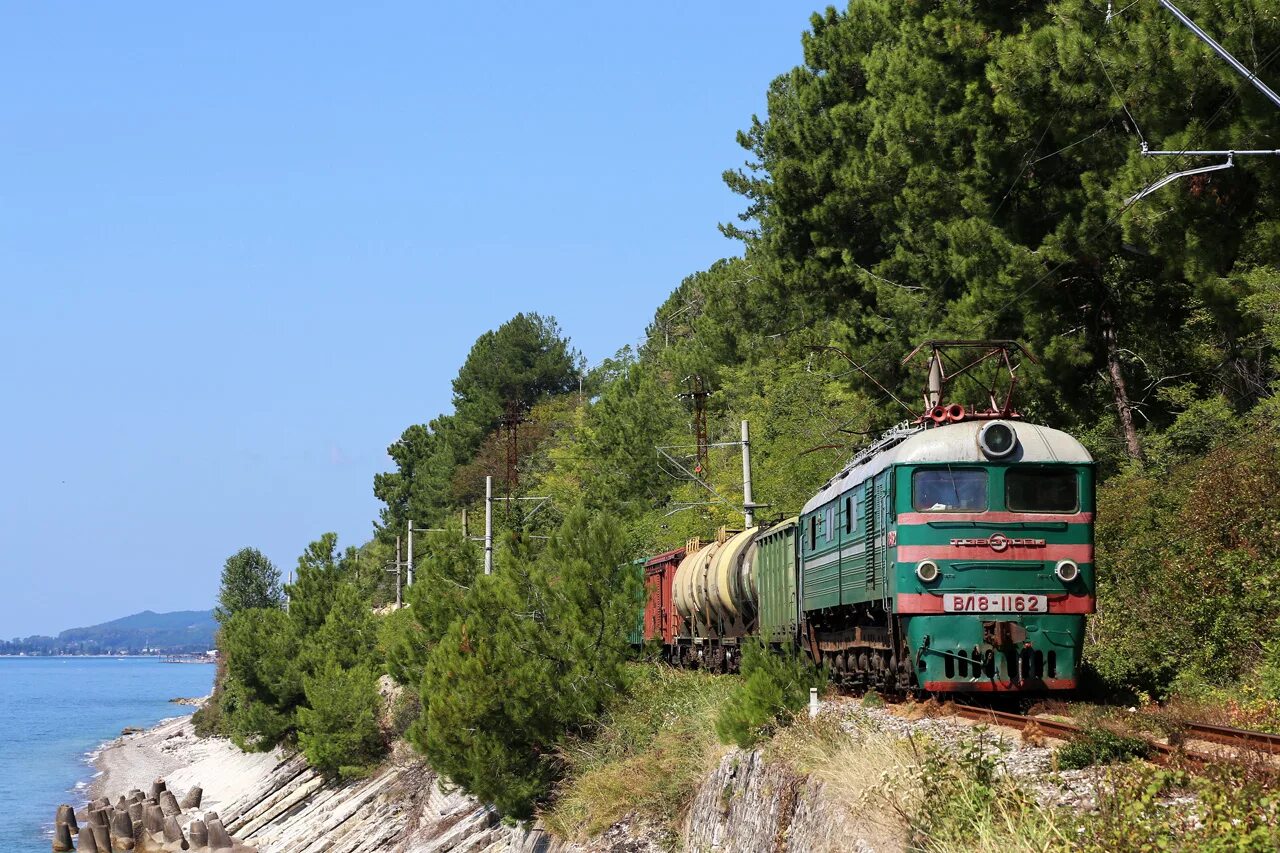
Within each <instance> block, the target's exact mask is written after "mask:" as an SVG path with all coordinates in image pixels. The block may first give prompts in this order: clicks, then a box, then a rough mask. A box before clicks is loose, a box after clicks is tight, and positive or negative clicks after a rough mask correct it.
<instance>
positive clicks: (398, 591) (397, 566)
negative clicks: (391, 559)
mask: <svg viewBox="0 0 1280 853" xmlns="http://www.w3.org/2000/svg"><path fill="white" fill-rule="evenodd" d="M400 566H401V563H400V537H399V536H397V537H396V610H399V609H400Z"/></svg>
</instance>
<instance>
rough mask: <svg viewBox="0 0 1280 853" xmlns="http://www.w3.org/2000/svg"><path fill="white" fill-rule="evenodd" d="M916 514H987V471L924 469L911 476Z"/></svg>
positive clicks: (972, 469)
mask: <svg viewBox="0 0 1280 853" xmlns="http://www.w3.org/2000/svg"><path fill="white" fill-rule="evenodd" d="M911 493H912V504H913V506H915V509H916V512H985V511H986V509H987V472H986V471H982V470H978V469H974V468H922V469H920V470H919V471H916V472H915V473H914V474H913V475H912V476H911Z"/></svg>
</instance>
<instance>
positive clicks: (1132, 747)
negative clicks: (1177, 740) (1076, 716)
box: [1056, 728, 1151, 770]
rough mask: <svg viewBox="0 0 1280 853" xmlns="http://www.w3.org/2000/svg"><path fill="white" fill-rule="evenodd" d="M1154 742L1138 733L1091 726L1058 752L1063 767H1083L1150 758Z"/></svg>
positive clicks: (1068, 768)
mask: <svg viewBox="0 0 1280 853" xmlns="http://www.w3.org/2000/svg"><path fill="white" fill-rule="evenodd" d="M1150 755H1151V744H1150V743H1148V742H1147V741H1146V740H1145V739H1143V738H1141V737H1137V736H1135V735H1125V734H1119V733H1117V732H1113V731H1111V730H1109V729H1103V728H1087V729H1085V730H1084V731H1083V732H1081V733H1080V735H1079V736H1078V737H1076V738H1074V739H1072V740H1071V741H1070V742H1068V743H1067V744H1065V745H1064V746H1063V747H1062V748H1061V749H1059V750H1058V752H1057V753H1056V757H1057V762H1058V767H1059V768H1061V769H1062V770H1079V769H1080V768H1082V767H1089V766H1091V765H1094V764H1115V763H1117V762H1123V761H1132V760H1133V759H1135V758H1148V757H1150Z"/></svg>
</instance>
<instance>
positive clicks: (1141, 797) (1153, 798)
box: [1075, 764, 1280, 853]
mask: <svg viewBox="0 0 1280 853" xmlns="http://www.w3.org/2000/svg"><path fill="white" fill-rule="evenodd" d="M1188 795H1190V796H1188ZM1075 836H1076V839H1077V841H1076V846H1077V848H1078V849H1080V850H1083V851H1087V853H1110V852H1111V851H1114V850H1186V851H1192V850H1194V851H1210V853H1214V851H1222V853H1225V851H1258V853H1262V851H1273V850H1276V849H1280V794H1278V793H1277V792H1276V791H1274V790H1268V789H1266V788H1264V787H1263V786H1261V785H1259V784H1258V783H1256V782H1254V781H1251V780H1249V779H1247V778H1246V777H1245V776H1244V775H1242V771H1241V770H1240V769H1239V768H1231V767H1226V766H1215V767H1211V768H1209V772H1208V774H1207V775H1206V776H1203V777H1192V776H1189V775H1188V774H1186V773H1184V772H1181V771H1173V770H1164V769H1160V768H1155V767H1151V766H1149V765H1144V764H1132V765H1126V766H1124V767H1118V768H1115V769H1114V770H1112V771H1111V772H1110V773H1109V774H1108V777H1107V779H1106V780H1105V781H1104V783H1103V784H1102V785H1100V786H1099V796H1098V808H1097V811H1096V812H1095V813H1094V814H1093V815H1090V816H1087V817H1085V818H1084V819H1082V820H1081V821H1080V824H1079V826H1078V827H1077V832H1076V833H1075Z"/></svg>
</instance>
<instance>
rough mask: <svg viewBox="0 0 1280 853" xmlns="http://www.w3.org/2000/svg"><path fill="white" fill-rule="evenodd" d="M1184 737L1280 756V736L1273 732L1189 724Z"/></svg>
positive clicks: (1184, 731)
mask: <svg viewBox="0 0 1280 853" xmlns="http://www.w3.org/2000/svg"><path fill="white" fill-rule="evenodd" d="M1182 737H1183V738H1184V739H1185V738H1190V739H1191V740H1207V741H1212V742H1213V743H1220V744H1223V745H1225V746H1243V747H1246V748H1248V749H1252V750H1256V751H1258V752H1269V753H1271V754H1272V755H1280V735H1277V734H1272V733H1271V732H1256V731H1251V730H1249V729H1235V728H1232V727H1230V726H1215V725H1211V724H1208V723H1189V724H1188V725H1187V727H1186V728H1185V729H1184V730H1183V731H1182Z"/></svg>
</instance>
